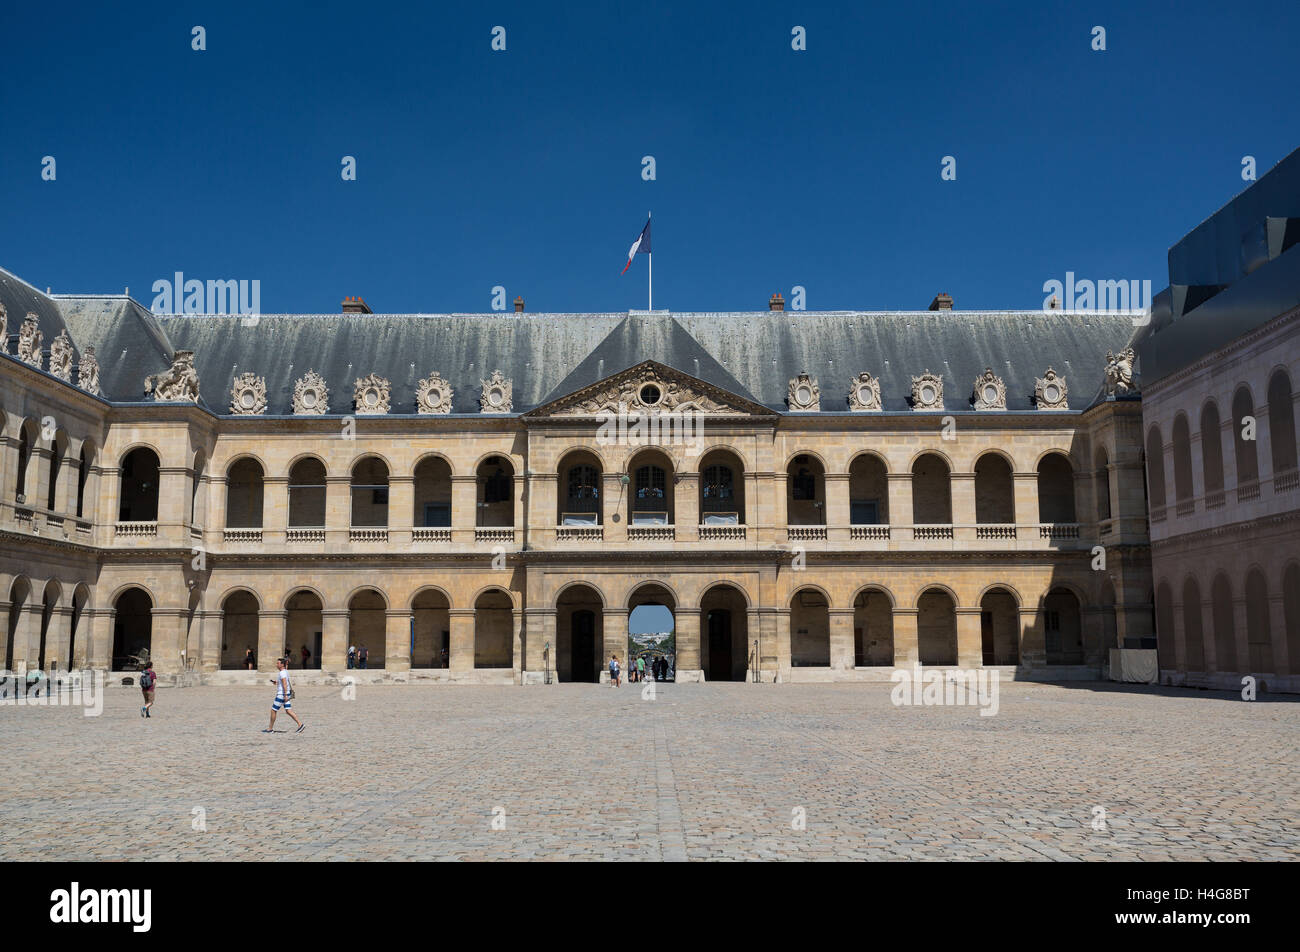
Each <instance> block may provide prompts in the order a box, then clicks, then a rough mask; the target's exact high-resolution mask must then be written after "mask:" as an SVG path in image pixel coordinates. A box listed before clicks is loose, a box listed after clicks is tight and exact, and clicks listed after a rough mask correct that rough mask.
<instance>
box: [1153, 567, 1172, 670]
mask: <svg viewBox="0 0 1300 952" xmlns="http://www.w3.org/2000/svg"><path fill="white" fill-rule="evenodd" d="M1156 658H1157V659H1158V663H1159V665H1160V669H1161V670H1162V671H1163V670H1167V669H1169V668H1172V667H1174V660H1175V653H1174V596H1173V593H1172V592H1171V591H1170V590H1169V583H1168V582H1161V583H1160V584H1159V586H1157V587H1156Z"/></svg>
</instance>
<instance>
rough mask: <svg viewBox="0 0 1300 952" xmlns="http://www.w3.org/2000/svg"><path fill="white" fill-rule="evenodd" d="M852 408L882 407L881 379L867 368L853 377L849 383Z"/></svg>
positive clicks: (873, 408)
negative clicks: (867, 370) (872, 374)
mask: <svg viewBox="0 0 1300 952" xmlns="http://www.w3.org/2000/svg"><path fill="white" fill-rule="evenodd" d="M849 409H850V410H879V409H880V379H879V378H877V377H873V376H871V374H869V373H867V372H866V371H865V370H864V371H862V373H860V374H858V375H857V376H856V377H854V378H853V382H852V383H851V384H850V385H849Z"/></svg>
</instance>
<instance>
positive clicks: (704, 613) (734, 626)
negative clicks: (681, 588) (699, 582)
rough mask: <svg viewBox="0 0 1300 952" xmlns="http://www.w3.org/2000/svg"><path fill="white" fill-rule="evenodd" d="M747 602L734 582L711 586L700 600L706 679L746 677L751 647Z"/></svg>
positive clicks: (718, 679)
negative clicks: (732, 583)
mask: <svg viewBox="0 0 1300 952" xmlns="http://www.w3.org/2000/svg"><path fill="white" fill-rule="evenodd" d="M747 609H748V605H747V603H746V601H745V597H744V596H743V595H741V594H740V591H739V590H738V589H736V588H734V587H733V586H731V585H718V586H715V587H714V588H711V589H709V591H708V592H706V593H705V595H704V597H703V598H702V599H701V600H700V615H701V617H700V636H701V639H702V641H703V644H702V645H701V646H700V648H701V651H700V654H701V655H702V656H703V658H702V660H703V662H704V678H705V680H707V681H744V680H745V675H746V669H747V658H748V654H747V652H748V650H749V641H748V634H749V622H748V611H747Z"/></svg>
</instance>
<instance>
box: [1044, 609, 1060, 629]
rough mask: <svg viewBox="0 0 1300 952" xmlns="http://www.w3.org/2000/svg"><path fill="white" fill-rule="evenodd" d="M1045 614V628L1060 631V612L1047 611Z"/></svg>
mask: <svg viewBox="0 0 1300 952" xmlns="http://www.w3.org/2000/svg"><path fill="white" fill-rule="evenodd" d="M1045 614H1046V615H1047V630H1048V631H1060V630H1061V613H1060V612H1059V611H1049V612H1046V613H1045Z"/></svg>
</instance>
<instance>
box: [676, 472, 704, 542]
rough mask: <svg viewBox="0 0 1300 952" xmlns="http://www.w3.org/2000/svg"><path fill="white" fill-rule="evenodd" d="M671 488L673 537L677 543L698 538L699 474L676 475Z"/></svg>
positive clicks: (693, 540)
mask: <svg viewBox="0 0 1300 952" xmlns="http://www.w3.org/2000/svg"><path fill="white" fill-rule="evenodd" d="M675 481H676V485H675V486H674V487H673V521H674V525H675V526H676V530H675V532H674V537H675V538H676V540H677V541H678V542H695V541H698V540H699V538H700V474H699V473H677V474H676V475H675Z"/></svg>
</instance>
